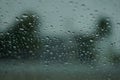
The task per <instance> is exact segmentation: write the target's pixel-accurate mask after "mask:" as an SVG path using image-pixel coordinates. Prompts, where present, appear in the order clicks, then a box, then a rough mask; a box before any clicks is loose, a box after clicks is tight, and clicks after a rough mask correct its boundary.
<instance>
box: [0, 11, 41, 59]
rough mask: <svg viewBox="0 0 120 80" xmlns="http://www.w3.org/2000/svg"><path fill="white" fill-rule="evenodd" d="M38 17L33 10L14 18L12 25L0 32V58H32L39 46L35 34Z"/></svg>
mask: <svg viewBox="0 0 120 80" xmlns="http://www.w3.org/2000/svg"><path fill="white" fill-rule="evenodd" d="M38 23H39V19H38V16H37V15H36V14H33V12H26V13H25V14H22V15H21V16H20V18H16V21H15V23H14V24H13V26H12V27H9V28H8V30H7V31H5V32H2V33H0V59H9V58H11V59H33V58H36V57H37V56H38V52H37V51H38V50H39V49H40V47H41V42H40V38H39V36H37V29H38Z"/></svg>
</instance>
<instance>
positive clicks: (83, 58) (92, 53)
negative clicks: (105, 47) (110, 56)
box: [75, 17, 112, 63]
mask: <svg viewBox="0 0 120 80" xmlns="http://www.w3.org/2000/svg"><path fill="white" fill-rule="evenodd" d="M111 27H112V25H111V21H110V19H109V18H108V17H100V18H99V20H98V23H97V24H96V31H94V32H93V33H92V34H90V35H87V36H86V35H76V36H75V41H76V44H77V51H78V58H79V60H80V62H81V63H90V62H91V61H95V60H96V55H97V50H95V43H96V41H98V40H100V39H102V38H104V37H107V36H109V35H110V34H111V29H112V28H111Z"/></svg>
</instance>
